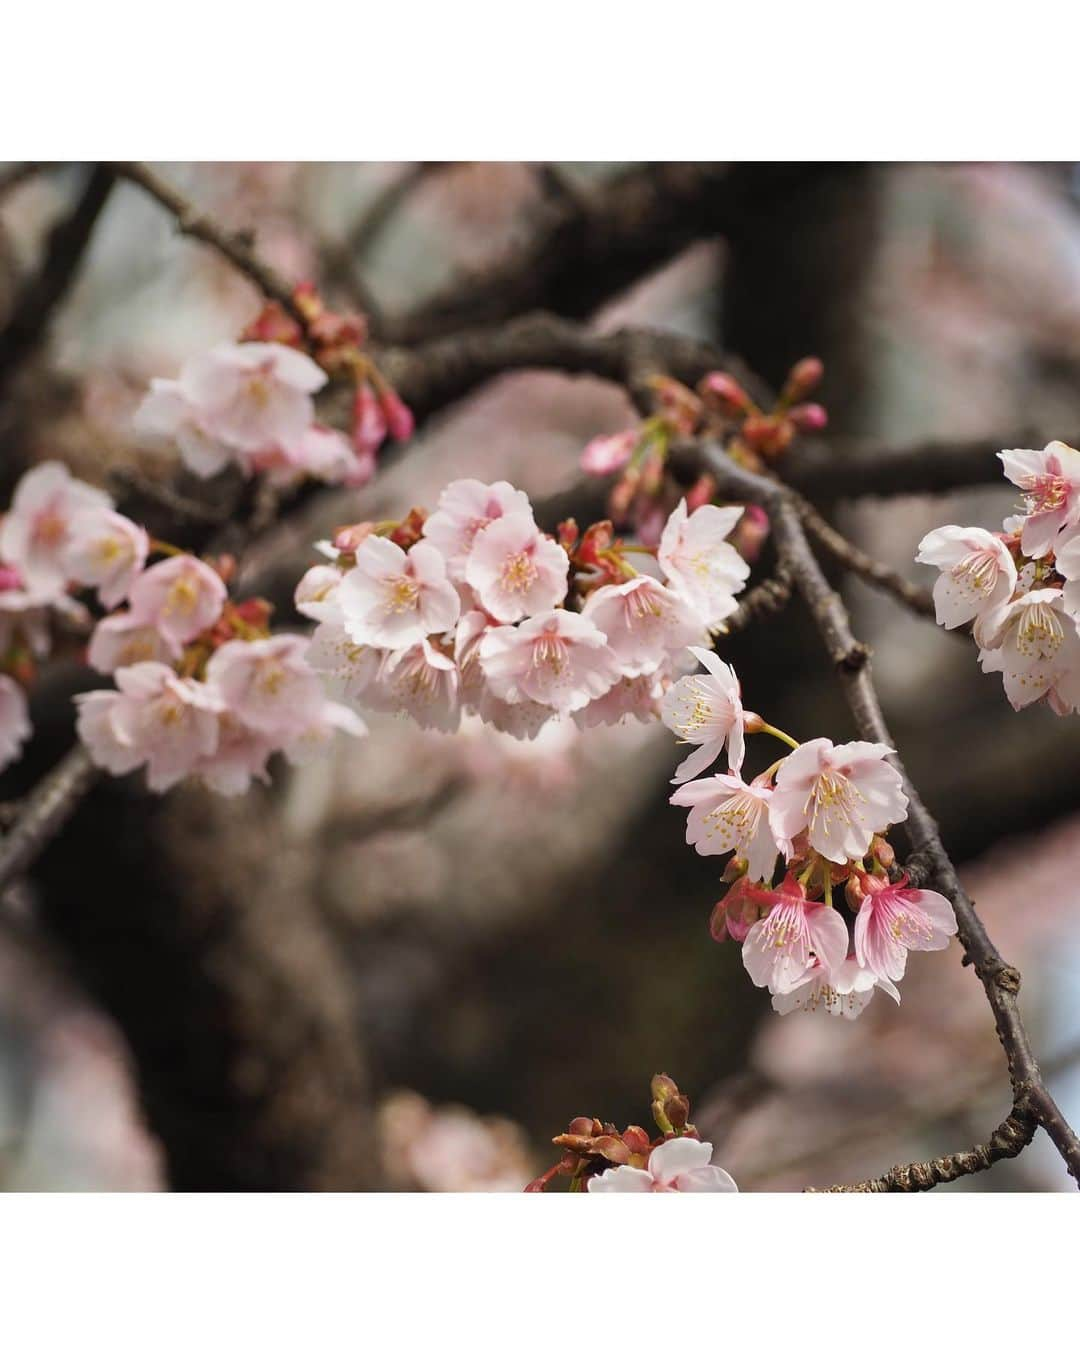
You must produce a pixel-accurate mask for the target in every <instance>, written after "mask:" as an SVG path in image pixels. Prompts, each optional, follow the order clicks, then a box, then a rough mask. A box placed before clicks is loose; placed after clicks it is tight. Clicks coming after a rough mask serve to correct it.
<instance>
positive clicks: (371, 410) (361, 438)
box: [352, 384, 388, 456]
mask: <svg viewBox="0 0 1080 1350" xmlns="http://www.w3.org/2000/svg"><path fill="white" fill-rule="evenodd" d="M387 430H388V428H387V425H386V415H385V413H384V412H383V410H382V407H381V406H380V404H379V400H378V399H377V398H376V397H375V392H374V390H373V389H372V388H371V386H370V385H368V384H362V385H360V386H359V387H358V389H357V391H356V397H355V398H354V399H353V433H352V438H353V445H355V446H356V450H357V453H358V454H359V455H361V456H363V455H368V454H372V453H374V452H375V451H376V450H378V448H379V446H380V445H382V443H383V441H385V440H386V433H387Z"/></svg>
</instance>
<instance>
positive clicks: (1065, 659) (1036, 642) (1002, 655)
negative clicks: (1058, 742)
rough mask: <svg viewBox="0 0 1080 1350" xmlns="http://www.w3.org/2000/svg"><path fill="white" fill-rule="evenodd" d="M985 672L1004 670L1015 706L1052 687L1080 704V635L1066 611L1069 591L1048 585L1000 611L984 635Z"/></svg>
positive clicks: (1067, 702)
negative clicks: (1066, 598)
mask: <svg viewBox="0 0 1080 1350" xmlns="http://www.w3.org/2000/svg"><path fill="white" fill-rule="evenodd" d="M979 637H980V640H981V642H982V644H983V652H982V653H981V657H980V659H981V664H982V667H983V669H984V670H986V671H990V670H999V671H1001V672H1002V678H1003V683H1004V686H1005V693H1006V696H1007V697H1008V699H1009V702H1010V703H1011V704H1012V706H1013V707H1014V708H1018V709H1019V708H1024V707H1026V706H1027V705H1028V704H1029V703H1034V702H1035V701H1036V699H1039V698H1042V697H1043V696H1044V695H1047V694H1049V693H1050V692H1051V691H1054V692H1056V694H1057V696H1058V699H1059V700H1060V701H1061V702H1062V703H1063V704H1064V705H1066V706H1068V707H1069V708H1070V709H1071V708H1075V707H1077V705H1078V704H1080V634H1078V633H1077V628H1076V622H1075V621H1074V620H1073V619H1072V618H1071V617H1070V615H1069V614H1067V613H1066V612H1065V597H1064V593H1063V591H1062V590H1061V589H1060V588H1059V587H1056V586H1042V587H1039V588H1038V589H1037V590H1032V591H1028V592H1027V593H1026V594H1024V595H1018V596H1017V597H1016V598H1015V599H1014V600H1012V601H1010V603H1009V604H1008V605H1006V606H1005V607H1004V608H1003V609H1001V610H998V611H995V615H994V619H993V622H992V623H991V624H990V625H989V626H987V627H986V628H984V629H983V630H982V631H981V632H980V634H979Z"/></svg>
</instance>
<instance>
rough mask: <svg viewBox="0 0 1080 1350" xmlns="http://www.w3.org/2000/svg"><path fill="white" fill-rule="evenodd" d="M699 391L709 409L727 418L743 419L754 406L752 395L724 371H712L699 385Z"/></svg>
mask: <svg viewBox="0 0 1080 1350" xmlns="http://www.w3.org/2000/svg"><path fill="white" fill-rule="evenodd" d="M697 391H698V393H699V394H700V395H701V398H702V400H703V402H704V403H705V406H706V407H707V408H710V409H711V410H712V411H713V412H718V413H722V414H723V415H724V416H725V417H741V416H742V415H743V414H745V413H748V412H750V411H751V410H752V409H753V406H754V405H753V402H752V401H751V399H750V395H749V394H748V393H747V392H746V390H745V389H744V388H743V387H742V385H741V384H740V383H739V382H738V380H736V379H734V378H733V377H732V376H730V375H726V374H725V373H724V372H723V371H722V370H712V371H710V372H709V374H708V375H706V376H705V377H704V379H702V380H701V381H700V382H699V383H698V387H697Z"/></svg>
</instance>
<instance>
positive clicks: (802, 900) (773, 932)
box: [742, 877, 848, 994]
mask: <svg viewBox="0 0 1080 1350" xmlns="http://www.w3.org/2000/svg"><path fill="white" fill-rule="evenodd" d="M773 899H774V901H775V903H774V904H773V906H772V908H771V909H770V910H769V912H768V914H766V916H765V917H764V918H763V919H759V920H758V921H757V923H756V924H754V926H753V928H751V929H750V931H749V933H747V935H746V940H745V941H744V942H743V946H742V956H743V965H744V966H745V967H746V969H747V972H748V973H749V975H750V978H751V979H752V980H753V982H754V983H755V984H756V985H757V986H758V988H759V989H761V988H764V987H767V988H768V989H769V991H770V992H771V993H773V994H790V993H791V991H792V990H793V989H796V988H797V987H798V986H799V985H800V984H801V983H802V982H803V980H804V978H805V977H806V974H807V972H808V971H809V970H810V968H811V966H812V964H813V962H814V958H815V957H816V958H817V960H818V961H819V962H820V963H821V966H822V967H823V969H824V971H825V973H826V975H828V976H832V975H834V974H836V973H837V972H838V971H839V969H840V966H841V964H842V962H843V960H844V957H845V956H846V955H847V949H848V932H847V925H846V924H845V923H844V921H843V919H842V918H841V917H840V915H839V914H838V913H837V912H836V910H835V909H832V908H831V907H830V906H828V905H825V904H822V903H821V901H820V900H807V898H806V891H805V890H804V889H803V887H802V886H800V885H799V883H798V882H797V881H795V880H794V878H792V877H786V878H785V879H784V881H783V882H782V883H781V884H780V885H779V886H777V888H776V889H775V890H774V891H773Z"/></svg>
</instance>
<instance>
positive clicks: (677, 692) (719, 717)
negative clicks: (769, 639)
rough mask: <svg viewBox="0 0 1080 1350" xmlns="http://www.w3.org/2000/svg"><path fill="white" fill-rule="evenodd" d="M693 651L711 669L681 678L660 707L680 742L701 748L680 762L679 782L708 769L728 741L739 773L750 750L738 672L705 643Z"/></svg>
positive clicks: (731, 760)
mask: <svg viewBox="0 0 1080 1350" xmlns="http://www.w3.org/2000/svg"><path fill="white" fill-rule="evenodd" d="M690 651H691V652H692V654H693V655H694V656H696V657H697V659H698V660H699V661H700V662H701V664H702V665H703V666H704V667H705V671H706V673H705V674H697V675H687V676H684V677H683V679H681V680H677V681H676V682H675V684H673V685H672V686H671V688H670V689H669V690H668V692H667V693H666V694H665V695H664V699H663V702H662V704H661V707H660V716H661V719H662V720H663V723H664V726H666V727H668V728H669V730H671V731H674V732H675V734H676V735H677V736H678V737H679V738H680V740H683V741H686V742H688V743H689V744H691V745H696V746H699V747H700V748H699V749H697V750H695V751H694V752H693V753H692V754H691V755H690V756H688V758H686V759H685V760H683V762H682V763H681V764H680V765H679V767H678V769H677V770H676V771H675V777H674V778H673V779H672V782H674V783H685V782H686V781H687V780H688V779H690V778H693V777H694V776H695V775H696V774H699V773H701V772H702V771H703V770H704V769H707V768H708V767H709V765H710V764H712V763H713V761H714V760H715V759H716V757H717V756H718V755H719V754H720V753H721V751H722V750H723V749H724V746H725V745H726V746H727V752H728V764H729V765H730V766H731V769H732V771H733V772H735V773H737V772H738V771H739V769H741V768H742V762H743V756H744V754H745V740H744V737H743V706H742V694H741V690H740V688H739V681H738V678H737V677H736V675H735V672H734V671H733V670H732V668H731V667H730V666H729V665H727V664H725V662H723V661H721V660H720V658H719V657H718V656H717V655H716V654H715V653H714V652H711V651H708V650H707V649H706V648H704V647H691V648H690Z"/></svg>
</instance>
